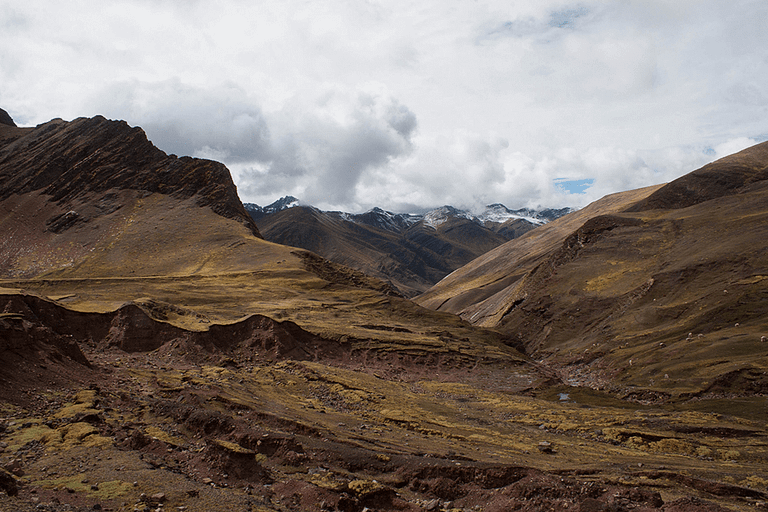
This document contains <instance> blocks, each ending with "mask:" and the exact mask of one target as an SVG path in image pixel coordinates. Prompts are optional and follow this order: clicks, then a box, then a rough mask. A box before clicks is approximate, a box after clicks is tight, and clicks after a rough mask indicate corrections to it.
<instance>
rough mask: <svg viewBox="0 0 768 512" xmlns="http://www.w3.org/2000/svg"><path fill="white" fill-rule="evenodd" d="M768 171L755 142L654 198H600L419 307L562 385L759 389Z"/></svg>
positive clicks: (493, 256)
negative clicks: (453, 319)
mask: <svg viewBox="0 0 768 512" xmlns="http://www.w3.org/2000/svg"><path fill="white" fill-rule="evenodd" d="M767 165H768V144H766V143H764V144H760V145H758V146H755V147H753V148H750V149H747V150H744V151H742V152H740V153H737V154H736V155H733V156H731V157H727V158H724V159H721V160H719V161H717V162H714V163H712V164H710V165H707V166H705V167H704V168H702V169H700V170H698V171H694V172H693V173H691V174H689V175H687V176H684V177H682V178H680V179H678V180H676V181H675V182H672V183H670V184H668V185H665V186H663V187H660V188H657V189H655V190H654V189H646V190H641V191H633V192H630V193H625V194H619V195H615V196H609V197H607V198H605V199H603V200H601V201H598V202H596V203H594V204H593V205H590V207H588V208H585V209H584V210H582V211H580V212H577V213H576V214H572V215H569V216H566V217H564V218H562V219H559V220H558V221H556V222H553V223H551V224H549V225H547V226H545V227H544V229H542V230H541V231H539V233H535V232H534V233H531V234H530V235H531V236H526V237H523V238H521V239H519V240H515V241H512V242H510V243H508V244H505V245H504V246H502V247H500V248H498V249H497V250H495V251H493V252H492V253H489V254H488V255H486V256H484V257H482V258H480V259H478V260H477V261H475V262H473V263H472V264H470V265H469V266H467V267H465V268H462V269H461V270H460V271H458V272H456V273H454V274H453V275H451V276H450V277H449V278H447V279H445V280H444V281H443V282H441V283H439V284H438V285H437V286H435V287H434V288H433V289H432V290H430V291H429V292H427V293H425V294H424V295H423V296H421V297H420V298H419V299H418V301H419V302H420V303H421V304H423V305H427V306H430V307H433V308H435V309H441V310H448V311H454V312H458V313H460V314H461V316H462V317H464V318H465V319H467V320H470V321H472V322H473V323H476V324H479V325H485V326H490V327H495V328H497V329H498V330H500V331H501V332H504V333H506V334H508V335H510V336H513V337H516V338H517V339H518V341H519V342H520V343H521V344H523V345H524V346H525V347H526V349H527V350H528V351H529V353H530V354H532V355H534V356H535V357H537V358H546V359H548V360H551V361H552V362H556V364H558V365H560V366H565V367H566V370H565V373H564V375H567V376H569V378H571V379H572V381H573V382H583V381H589V380H590V379H594V380H593V381H592V383H593V384H595V383H597V385H601V386H607V387H617V388H618V387H619V386H641V387H643V388H645V389H649V390H653V391H654V392H657V393H658V396H662V397H663V396H669V394H670V393H672V394H675V393H709V395H712V396H714V395H716V394H717V393H722V392H724V389H728V391H729V392H733V393H736V394H743V395H748V396H753V395H755V394H761V393H764V392H766V390H768V379H767V378H766V377H765V375H764V374H763V372H764V370H765V369H766V368H768V359H767V358H766V354H768V345H766V343H765V342H763V341H761V338H762V336H764V335H766V334H767V333H768V310H766V309H765V303H766V302H765V301H766V299H768V279H766V277H765V276H766V274H768V249H767V245H766V244H767V243H768V242H766V241H767V240H768V181H766V178H767V177H768V174H766V166H767ZM606 206H607V207H606ZM547 228H548V229H547ZM558 228H559V230H558V231H556V229H558ZM568 368H570V370H568ZM588 376H589V377H588ZM731 388H732V389H731Z"/></svg>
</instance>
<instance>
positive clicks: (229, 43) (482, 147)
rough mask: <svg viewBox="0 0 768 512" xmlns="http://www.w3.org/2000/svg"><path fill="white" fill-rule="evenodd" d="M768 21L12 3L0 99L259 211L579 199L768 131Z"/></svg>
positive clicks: (655, 0) (411, 8) (383, 6)
mask: <svg viewBox="0 0 768 512" xmlns="http://www.w3.org/2000/svg"><path fill="white" fill-rule="evenodd" d="M767 18H768V3H766V2H764V1H762V0H733V1H731V2H728V3H723V2H721V1H719V0H679V1H675V2H669V1H666V0H644V1H632V2H604V1H602V0H576V1H574V0H519V1H516V2H508V1H502V0H483V1H481V2H465V1H461V0H442V1H440V2H438V1H437V0H423V1H422V2H418V3H413V2H404V1H400V0H393V1H392V2H387V3H383V2H376V1H367V2H359V1H354V0H334V1H332V2H304V1H301V0H280V1H278V0H263V1H261V2H258V4H255V3H247V2H241V1H237V0H221V1H220V2H216V3H211V2H201V1H195V2H181V1H178V0H163V1H159V2H151V1H148V0H115V1H114V2H110V3H103V2H102V3H97V2H93V1H88V0H85V1H82V2H77V3H74V4H72V3H66V4H65V3H55V2H49V3H48V4H47V5H46V8H45V9H41V8H40V7H39V5H36V4H35V3H34V2H27V3H23V2H16V3H13V5H11V3H10V2H8V1H5V2H3V0H0V27H2V29H3V30H1V31H0V98H2V101H3V102H4V104H3V105H0V108H4V109H5V110H7V111H8V112H9V113H10V114H11V115H12V116H13V118H14V119H15V120H16V121H17V123H19V124H36V123H39V122H44V121H47V120H48V119H51V118H52V117H64V118H66V119H71V118H74V117H78V116H83V115H95V114H102V115H105V116H107V117H112V118H121V119H125V120H127V121H128V122H129V123H131V124H133V125H140V126H142V127H143V128H144V129H145V130H146V131H147V133H148V135H149V137H150V139H152V140H153V142H155V143H156V144H157V145H158V146H159V147H161V149H163V150H165V151H168V152H171V153H176V154H179V155H182V154H188V155H194V156H202V157H208V158H214V159H217V160H221V161H223V162H224V163H225V164H227V166H228V167H229V168H230V170H231V171H232V173H233V177H234V178H235V181H236V183H237V185H238V190H239V193H240V195H241V198H242V199H243V200H245V201H250V202H257V203H260V204H267V203H270V202H272V201H274V200H275V199H277V198H278V197H280V196H282V195H286V194H292V195H295V196H297V197H300V198H301V199H302V200H304V201H305V202H308V203H313V204H317V205H318V206H321V207H327V208H338V209H344V210H347V211H359V210H363V209H367V208H370V207H372V206H381V207H384V208H387V209H391V210H396V211H400V210H401V209H420V208H429V207H435V206H440V205H443V204H454V205H456V206H463V207H472V208H475V207H478V206H479V205H480V206H481V205H482V204H484V203H488V202H503V203H504V204H507V206H509V207H514V208H516V207H521V206H537V205H543V206H565V205H569V206H581V205H583V204H584V202H585V201H590V200H594V199H598V198H599V197H600V195H601V194H602V195H604V194H608V193H612V192H617V191H619V190H626V189H628V188H636V187H640V186H646V185H651V184H656V183H660V182H664V181H670V180H671V179H674V178H676V177H678V176H680V175H682V174H684V173H686V172H689V171H691V170H693V169H695V168H697V167H699V166H701V165H703V164H704V163H706V162H708V161H710V160H712V159H713V158H715V157H718V156H722V155H723V154H724V153H725V152H727V151H730V150H732V149H733V148H739V149H741V148H742V146H743V144H749V143H750V142H751V141H754V142H760V141H761V140H765V139H766V138H768V44H765V43H766V36H765V26H764V25H765V19H767ZM556 179H566V180H594V184H593V185H592V186H591V187H589V188H588V189H586V190H584V193H583V194H568V192H567V190H563V189H562V188H558V187H557V186H556V183H555V181H554V180H556Z"/></svg>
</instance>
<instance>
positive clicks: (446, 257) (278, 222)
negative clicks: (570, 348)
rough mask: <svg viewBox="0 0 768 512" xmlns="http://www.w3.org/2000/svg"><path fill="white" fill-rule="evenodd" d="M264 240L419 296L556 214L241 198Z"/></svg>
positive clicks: (501, 207)
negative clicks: (325, 205)
mask: <svg viewBox="0 0 768 512" xmlns="http://www.w3.org/2000/svg"><path fill="white" fill-rule="evenodd" d="M246 209H247V210H248V211H249V212H250V213H251V215H252V216H253V219H254V220H255V221H256V224H257V226H258V228H259V231H260V232H261V234H262V235H263V236H264V238H265V239H266V240H269V241H271V242H275V243H279V244H284V245H290V246H293V247H301V248H303V249H306V250H309V251H312V252H314V253H316V254H319V255H320V256H323V257H324V258H327V259H329V260H331V261H334V262H336V263H341V264H343V265H347V266H350V267H353V268H356V269H358V270H361V271H362V272H365V273H367V274H368V275H371V276H374V277H378V278H380V279H384V280H386V281H388V282H389V283H390V284H392V285H393V286H394V287H395V288H397V289H398V290H400V291H401V292H402V293H403V294H404V295H406V296H414V295H417V294H419V293H421V292H423V291H425V290H426V289H428V288H429V287H430V286H432V285H433V284H435V283H436V282H437V281H439V280H440V279H442V278H443V277H445V276H446V275H448V274H449V273H450V272H452V271H454V270H456V269H457V268H459V267H461V266H462V265H465V264H467V263H469V262H470V261H471V260H473V259H474V258H476V257H478V256H480V255H481V254H484V253H485V252H487V251H489V250H491V249H493V248H495V247H498V246H499V245H501V244H503V243H506V242H507V241H509V240H512V239H513V238H517V237H518V236H521V235H522V234H524V233H526V232H527V231H530V230H531V229H534V228H535V227H536V226H539V225H541V224H543V223H545V222H547V221H548V220H552V219H553V218H556V216H558V215H557V213H560V214H561V215H562V214H565V213H567V212H568V211H569V209H567V208H566V209H563V210H560V211H556V212H554V213H552V211H545V212H546V213H545V212H538V211H534V210H509V209H508V208H506V207H505V206H504V205H501V204H494V205H490V206H488V207H487V208H486V210H485V211H483V213H481V214H480V215H473V214H472V213H471V212H468V211H466V210H459V209H457V208H454V207H452V206H442V207H440V208H436V209H434V210H431V211H429V212H426V213H424V214H409V213H392V212H389V211H386V210H383V209H382V208H373V209H371V210H369V211H367V212H365V213H359V214H352V213H345V212H338V211H335V212H326V211H322V210H319V209H317V208H314V207H312V206H306V205H300V204H299V201H298V200H297V199H296V198H295V197H284V198H282V199H280V200H279V201H275V202H274V203H272V204H270V205H269V206H265V207H263V208H262V207H260V206H258V205H253V204H246Z"/></svg>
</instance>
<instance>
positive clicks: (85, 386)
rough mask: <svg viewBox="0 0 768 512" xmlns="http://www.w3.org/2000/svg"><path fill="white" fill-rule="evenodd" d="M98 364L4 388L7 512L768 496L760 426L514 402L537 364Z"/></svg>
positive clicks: (735, 500) (580, 505) (689, 414)
mask: <svg viewBox="0 0 768 512" xmlns="http://www.w3.org/2000/svg"><path fill="white" fill-rule="evenodd" d="M86 356H87V357H88V359H89V360H90V361H91V363H92V368H90V369H84V367H82V366H79V365H74V364H69V365H61V366H60V367H59V368H58V369H57V372H56V373H55V374H46V372H45V370H46V369H47V368H46V364H50V363H45V362H42V361H40V362H38V363H37V364H36V365H35V366H34V367H32V368H31V369H30V370H29V375H27V377H26V378H24V377H22V376H17V377H16V386H15V387H14V388H13V389H9V388H8V385H9V380H7V379H5V378H4V379H3V380H2V382H0V385H2V387H3V388H4V389H3V394H4V397H5V400H4V401H3V405H2V422H0V432H1V433H0V441H1V442H2V444H0V446H1V447H2V452H1V453H0V457H2V459H0V460H2V465H3V466H4V467H5V469H6V470H7V471H6V472H4V473H3V474H2V475H3V483H2V484H1V485H4V486H5V491H6V494H2V495H0V496H1V497H0V509H2V510H9V511H10V510H22V511H23V510H30V511H31V510H36V511H38V510H50V511H59V510H121V511H122V510H126V511H133V510H260V511H267V510H270V511H272V510H274V511H282V510H306V511H321V510H345V511H362V510H366V509H367V510H413V511H417V510H463V511H469V510H473V511H474V510H477V511H481V510H482V511H502V510H668V511H672V510H679V511H683V510H694V511H695V510H707V511H710V510H712V511H714V510H723V509H724V510H756V509H759V508H761V507H765V506H766V501H768V496H766V493H765V489H766V485H767V484H768V475H766V471H765V468H766V460H767V459H768V447H767V446H766V435H768V431H767V430H766V427H765V422H764V421H754V420H750V419H748V418H745V417H737V416H730V417H729V416H724V415H720V414H716V413H708V412H702V411H701V410H699V411H697V410H694V409H696V407H695V405H696V404H690V403H689V404H677V405H675V404H667V405H665V406H650V405H642V404H639V403H632V402H627V401H623V400H618V399H616V398H612V397H610V396H608V395H601V394H600V393H597V392H594V391H591V390H588V389H582V388H566V387H540V388H538V389H529V390H528V391H527V392H525V393H522V394H521V393H519V392H514V393H513V392H510V391H509V390H510V389H517V390H519V389H521V385H522V384H523V382H522V381H525V380H526V379H528V378H529V375H530V374H529V372H528V370H527V369H525V368H524V367H519V368H511V367H510V368H500V367H496V366H487V367H483V366H480V367H475V368H461V367H453V368H447V367H444V366H440V365H435V366H432V367H422V368H419V369H418V371H417V372H412V371H411V370H414V368H409V367H407V366H403V367H401V368H393V366H392V365H391V363H386V362H385V363H381V362H377V361H376V359H375V358H371V359H368V360H359V359H358V360H348V361H346V362H341V361H337V362H336V364H323V363H320V362H312V361H293V360H283V361H279V362H270V361H259V360H256V359H254V360H251V361H248V362H238V361H235V360H233V359H231V358H228V357H226V355H225V354H222V355H221V356H220V357H221V359H220V360H218V361H216V363H215V364H214V363H213V362H211V363H208V364H196V363H191V362H188V361H187V362H185V361H184V359H183V358H180V357H179V354H178V353H176V352H174V351H173V350H170V349H169V348H168V347H165V348H161V349H158V350H155V351H153V352H149V353H133V354H129V353H126V352H123V351H121V350H118V349H112V350H109V351H98V352H96V351H92V352H90V353H89V352H88V351H87V350H86ZM6 377H7V376H6ZM38 379H39V380H38ZM46 379H50V380H49V381H46ZM73 384H76V385H73ZM761 404H762V406H763V407H764V398H761V399H755V402H754V406H755V407H760V406H761ZM9 473H10V474H13V475H14V476H13V477H12V479H11V477H9V476H7V475H8V474H9ZM9 482H12V483H9ZM720 507H722V508H720Z"/></svg>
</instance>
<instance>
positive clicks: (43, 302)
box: [0, 294, 339, 365]
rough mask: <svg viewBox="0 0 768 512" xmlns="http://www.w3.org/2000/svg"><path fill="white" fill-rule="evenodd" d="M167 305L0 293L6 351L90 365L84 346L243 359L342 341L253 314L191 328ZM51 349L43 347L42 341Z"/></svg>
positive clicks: (324, 348)
mask: <svg viewBox="0 0 768 512" xmlns="http://www.w3.org/2000/svg"><path fill="white" fill-rule="evenodd" d="M162 316H163V314H162V308H161V304H159V303H156V302H153V301H145V302H144V303H139V304H137V303H127V304H124V305H123V306H121V307H120V308H118V309H117V310H116V311H114V312H111V313H86V312H79V311H73V310H70V309H67V308H65V307H63V306H62V305H60V304H58V303H56V302H53V301H50V300H48V299H44V298H42V297H38V296H35V295H24V294H7V295H0V333H1V334H2V337H0V353H2V352H3V351H17V352H18V351H26V350H46V351H55V352H57V353H60V355H59V356H56V358H57V359H61V356H66V357H68V358H69V359H72V360H74V361H76V362H78V363H81V364H85V365H88V364H89V363H88V361H87V359H86V358H85V356H84V355H83V353H82V352H81V351H80V348H79V346H78V344H86V345H88V346H91V347H96V348H99V349H100V350H106V349H109V348H112V347H114V348H119V349H121V350H123V351H125V352H149V351H152V350H156V349H158V348H160V347H163V346H165V345H168V346H169V347H171V348H170V349H172V347H182V348H183V350H182V351H183V352H185V353H189V354H196V355H195V356H194V357H196V358H198V359H206V358H209V357H214V358H216V359H218V358H219V357H220V356H221V355H222V354H229V355H230V356H233V357H235V358H238V359H243V360H250V359H253V358H257V359H269V360H276V359H283V358H291V359H295V360H306V359H313V358H315V357H317V356H318V354H324V355H330V356H334V355H337V354H336V352H338V350H339V347H338V344H337V343H336V342H333V341H329V340H325V339H323V338H320V337H318V336H316V335H314V334H311V333H309V332H307V331H305V330H304V329H302V328H301V327H299V326H298V325H296V324H294V323H293V322H287V321H286V322H278V321H275V320H272V319H271V318H268V317H265V316H262V315H250V316H248V317H246V318H244V319H243V320H241V321H239V322H235V323H232V324H223V325H217V324H214V325H211V326H210V328H209V329H208V330H207V331H189V330H186V329H182V328H180V327H176V326H174V325H171V324H169V323H167V322H164V321H162V320H161V319H159V318H157V317H160V318H162ZM41 344H42V345H45V346H46V347H48V348H43V349H41V348H40V347H41V346H42V345H41Z"/></svg>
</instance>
